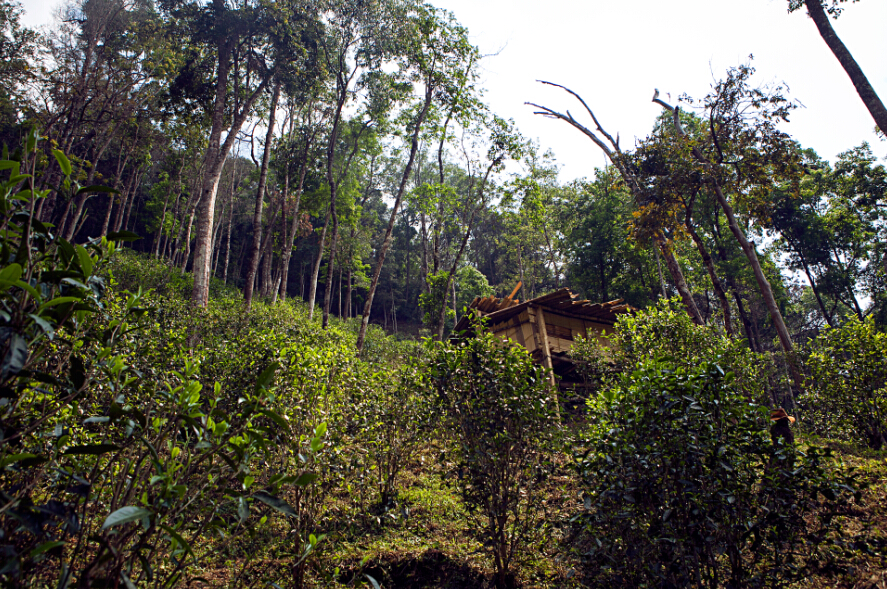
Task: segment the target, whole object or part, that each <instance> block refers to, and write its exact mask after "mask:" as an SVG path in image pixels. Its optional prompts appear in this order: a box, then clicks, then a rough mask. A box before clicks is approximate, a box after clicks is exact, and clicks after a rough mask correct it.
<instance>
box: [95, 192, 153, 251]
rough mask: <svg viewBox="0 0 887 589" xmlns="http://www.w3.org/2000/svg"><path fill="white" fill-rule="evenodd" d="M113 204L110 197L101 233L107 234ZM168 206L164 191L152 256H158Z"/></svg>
mask: <svg viewBox="0 0 887 589" xmlns="http://www.w3.org/2000/svg"><path fill="white" fill-rule="evenodd" d="M112 204H114V199H113V198H112V199H111V203H110V204H109V205H108V214H107V215H105V224H104V228H103V232H102V235H105V234H107V231H108V218H109V217H110V216H111V205H112ZM167 206H169V193H168V192H167V193H166V198H164V199H163V213H162V214H161V215H160V225H159V226H158V227H157V241H155V242H154V257H155V258H158V257H160V242H161V241H163V227H164V225H165V224H166V207H167Z"/></svg>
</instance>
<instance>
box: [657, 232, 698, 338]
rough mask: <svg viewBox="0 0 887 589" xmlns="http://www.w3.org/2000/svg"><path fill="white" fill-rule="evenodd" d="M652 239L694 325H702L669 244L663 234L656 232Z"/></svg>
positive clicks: (694, 302)
mask: <svg viewBox="0 0 887 589" xmlns="http://www.w3.org/2000/svg"><path fill="white" fill-rule="evenodd" d="M653 239H654V241H655V242H656V244H657V246H659V253H660V254H661V255H662V258H663V259H664V260H665V267H666V268H668V272H669V274H671V278H672V280H674V284H675V287H676V288H677V289H678V294H679V295H681V301H682V302H683V303H684V308H686V309H687V313H688V314H689V315H690V319H692V320H693V322H694V323H695V324H696V325H702V324H703V321H702V315H700V314H699V308H698V307H697V306H696V301H695V300H694V299H693V294H692V293H691V292H690V287H688V286H687V281H686V280H684V272H683V271H682V270H681V265H680V264H679V263H678V260H677V258H675V256H674V252H672V251H671V246H670V245H669V243H668V241H666V239H665V237H664V236H663V235H659V234H657V235H656V236H654V238H653Z"/></svg>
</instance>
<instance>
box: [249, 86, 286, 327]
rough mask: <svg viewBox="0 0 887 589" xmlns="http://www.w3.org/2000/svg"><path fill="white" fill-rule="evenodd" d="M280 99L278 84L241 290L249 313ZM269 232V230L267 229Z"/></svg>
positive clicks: (266, 136)
mask: <svg viewBox="0 0 887 589" xmlns="http://www.w3.org/2000/svg"><path fill="white" fill-rule="evenodd" d="M279 99H280V82H279V81H278V82H277V83H276V84H275V85H274V93H273V94H272V96H271V108H270V110H269V111H268V131H267V133H265V151H264V153H263V154H262V167H261V168H260V171H259V186H258V188H256V207H255V212H254V213H253V241H252V245H251V246H250V254H249V264H248V266H247V267H246V284H245V285H244V290H243V304H244V306H245V307H246V310H247V311H249V310H250V308H251V306H252V301H253V283H254V282H255V277H256V271H257V270H258V268H259V252H260V251H261V249H260V246H261V244H262V207H263V206H264V200H265V184H266V182H267V180H268V162H270V161H271V143H272V142H273V141H274V118H275V115H276V111H277V101H278V100H279ZM269 230H270V229H269Z"/></svg>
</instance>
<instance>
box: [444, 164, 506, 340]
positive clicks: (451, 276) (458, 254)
mask: <svg viewBox="0 0 887 589" xmlns="http://www.w3.org/2000/svg"><path fill="white" fill-rule="evenodd" d="M498 164H499V160H498V159H497V160H494V161H493V162H491V163H490V166H489V167H488V168H487V171H486V174H484V178H483V181H481V184H480V188H479V190H478V195H477V197H478V200H479V201H480V202H479V203H478V205H477V207H475V209H474V210H473V211H472V212H471V217H470V218H469V219H468V227H467V228H466V229H465V235H463V236H462V244H461V245H460V246H459V251H458V252H456V256H455V257H454V258H453V265H452V266H451V267H450V272H449V273H448V274H447V283H446V285H444V289H443V297H442V298H443V300H442V302H441V306H440V307H441V308H440V314H439V315H438V320H437V341H443V334H444V323H445V319H446V313H447V294H448V292H447V291H449V290H450V283H452V282H453V281H454V280H455V279H456V270H457V269H458V267H459V261H460V259H461V258H462V253H463V252H464V251H465V246H466V245H468V238H469V237H471V229H472V228H473V227H474V218H475V216H476V215H477V212H478V211H479V210H480V209H481V208H483V205H484V190H485V189H486V185H487V180H488V179H489V177H490V174H491V173H492V171H493V168H495V167H496V166H497V165H498ZM455 297H456V295H455V291H453V307H455V306H456V301H455Z"/></svg>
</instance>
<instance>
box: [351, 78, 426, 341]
mask: <svg viewBox="0 0 887 589" xmlns="http://www.w3.org/2000/svg"><path fill="white" fill-rule="evenodd" d="M433 97H434V85H433V84H431V83H427V84H426V87H425V103H424V104H423V106H422V111H421V112H420V113H419V117H418V118H417V119H416V127H415V129H414V131H413V138H412V145H411V146H410V157H409V160H407V165H406V168H405V169H404V173H403V176H402V177H401V181H400V187H399V188H398V191H397V196H396V198H395V199H394V207H393V208H392V209H391V217H390V218H389V219H388V228H387V229H386V230H385V238H384V239H383V240H382V246H381V247H380V248H379V258H378V260H377V261H376V267H375V269H374V270H373V278H372V280H371V281H370V289H369V292H367V298H366V302H365V303H364V305H363V317H362V318H361V323H360V332H359V333H358V335H357V353H358V354H360V352H361V351H362V350H363V342H364V339H365V338H366V330H367V326H368V325H369V323H370V311H371V310H372V308H373V297H375V296H376V287H378V285H379V276H380V275H381V274H382V264H384V263H385V256H386V255H387V254H388V248H390V247H391V236H392V233H393V232H394V222H395V221H396V220H397V213H398V210H399V209H400V203H401V201H402V200H403V193H404V191H405V190H406V186H407V181H408V180H409V177H410V172H411V171H412V169H413V162H414V161H415V160H416V151H418V149H419V133H420V131H421V130H422V124H423V123H424V122H425V116H426V115H427V114H428V109H429V108H430V107H431V100H432V98H433Z"/></svg>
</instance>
